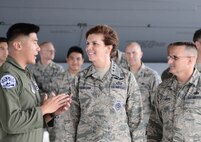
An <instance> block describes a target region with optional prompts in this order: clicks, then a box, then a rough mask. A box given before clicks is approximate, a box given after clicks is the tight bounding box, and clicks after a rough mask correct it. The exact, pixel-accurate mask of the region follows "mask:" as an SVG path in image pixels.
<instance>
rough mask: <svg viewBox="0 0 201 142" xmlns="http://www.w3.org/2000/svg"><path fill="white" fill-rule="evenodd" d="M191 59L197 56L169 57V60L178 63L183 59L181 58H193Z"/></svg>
mask: <svg viewBox="0 0 201 142" xmlns="http://www.w3.org/2000/svg"><path fill="white" fill-rule="evenodd" d="M191 57H195V56H176V55H168V56H167V59H168V60H170V59H172V60H174V61H177V60H179V59H181V58H191Z"/></svg>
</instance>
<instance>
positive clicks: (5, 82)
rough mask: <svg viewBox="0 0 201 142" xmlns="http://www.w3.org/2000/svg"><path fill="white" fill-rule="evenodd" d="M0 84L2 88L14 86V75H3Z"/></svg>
mask: <svg viewBox="0 0 201 142" xmlns="http://www.w3.org/2000/svg"><path fill="white" fill-rule="evenodd" d="M0 82H1V86H2V88H7V89H9V88H13V87H15V86H16V79H15V77H14V76H12V75H10V74H7V75H4V76H3V77H2V78H1V80H0Z"/></svg>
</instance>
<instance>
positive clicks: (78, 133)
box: [55, 25, 145, 142]
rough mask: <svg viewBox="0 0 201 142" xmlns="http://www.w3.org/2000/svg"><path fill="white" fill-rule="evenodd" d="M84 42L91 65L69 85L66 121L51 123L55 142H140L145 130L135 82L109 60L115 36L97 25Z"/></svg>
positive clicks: (116, 41) (114, 48) (104, 26)
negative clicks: (69, 103) (69, 98)
mask: <svg viewBox="0 0 201 142" xmlns="http://www.w3.org/2000/svg"><path fill="white" fill-rule="evenodd" d="M86 42H87V46H86V52H87V55H88V57H89V60H90V61H91V62H92V64H91V65H90V66H89V67H87V68H86V69H84V70H83V71H81V72H80V73H79V74H78V76H77V78H76V79H75V81H74V83H73V85H72V93H73V100H74V101H73V103H72V106H71V109H70V111H69V112H68V113H66V114H65V115H66V117H65V118H66V119H65V120H62V119H60V118H57V119H56V120H55V133H56V140H58V141H59V140H60V141H65V140H66V141H68V142H74V141H77V142H94V141H110V142H130V141H136V142H137V141H139V142H140V141H143V140H144V138H145V137H144V136H145V128H144V125H143V122H142V118H143V116H142V115H143V113H142V100H141V94H140V91H139V88H138V85H137V82H136V80H135V78H134V76H133V75H132V74H131V72H129V71H127V70H125V69H123V68H120V67H119V66H118V65H117V64H116V63H115V62H113V61H111V58H110V56H111V53H112V52H114V51H116V50H117V44H118V36H117V33H116V32H115V31H114V30H113V29H112V28H111V27H110V26H107V25H97V26H95V27H93V28H91V29H89V30H88V31H87V33H86ZM65 122H68V123H65ZM61 124H65V126H64V127H63V125H61ZM65 128H68V129H65Z"/></svg>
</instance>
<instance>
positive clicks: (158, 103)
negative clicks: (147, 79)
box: [147, 69, 201, 142]
mask: <svg viewBox="0 0 201 142" xmlns="http://www.w3.org/2000/svg"><path fill="white" fill-rule="evenodd" d="M200 118H201V76H200V73H199V71H198V70H197V69H195V71H194V73H193V75H192V77H191V78H190V80H189V81H188V82H187V83H186V84H185V85H183V86H179V87H178V82H177V80H176V78H175V77H172V78H170V79H167V80H165V81H163V82H162V83H161V84H160V85H159V87H158V89H157V92H156V94H155V99H154V107H153V112H152V113H151V115H150V120H149V124H148V129H147V134H148V140H147V141H148V142H161V141H162V142H200V141H201V119H200Z"/></svg>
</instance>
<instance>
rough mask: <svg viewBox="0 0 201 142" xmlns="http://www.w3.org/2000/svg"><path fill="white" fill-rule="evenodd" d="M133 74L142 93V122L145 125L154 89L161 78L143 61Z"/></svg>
mask: <svg viewBox="0 0 201 142" xmlns="http://www.w3.org/2000/svg"><path fill="white" fill-rule="evenodd" d="M134 76H135V79H136V81H137V83H138V86H139V88H140V92H141V95H142V100H143V112H144V123H145V125H147V123H148V120H149V115H150V112H151V104H152V102H153V99H154V96H153V95H154V91H155V90H156V89H157V87H158V85H159V83H161V78H160V76H159V75H158V73H157V72H156V71H154V70H153V69H151V68H149V67H147V66H145V65H144V64H143V63H142V65H141V67H140V70H139V71H138V72H137V73H134Z"/></svg>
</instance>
